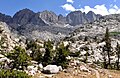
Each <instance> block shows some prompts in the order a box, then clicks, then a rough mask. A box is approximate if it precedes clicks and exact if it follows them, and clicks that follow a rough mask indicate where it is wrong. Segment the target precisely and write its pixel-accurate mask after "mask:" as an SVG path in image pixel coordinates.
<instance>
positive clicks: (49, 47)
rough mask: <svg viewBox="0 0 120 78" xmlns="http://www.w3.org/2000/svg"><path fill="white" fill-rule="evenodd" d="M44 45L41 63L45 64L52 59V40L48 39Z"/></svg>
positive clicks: (49, 62)
mask: <svg viewBox="0 0 120 78" xmlns="http://www.w3.org/2000/svg"><path fill="white" fill-rule="evenodd" d="M44 47H45V50H46V52H45V54H44V57H43V65H44V66H46V65H48V64H51V63H52V61H53V54H52V52H53V51H52V49H53V45H52V42H51V41H50V40H48V42H46V43H45V45H44Z"/></svg>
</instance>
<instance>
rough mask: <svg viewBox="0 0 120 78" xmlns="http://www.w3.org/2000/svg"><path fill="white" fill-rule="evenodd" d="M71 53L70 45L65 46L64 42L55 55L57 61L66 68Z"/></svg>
mask: <svg viewBox="0 0 120 78" xmlns="http://www.w3.org/2000/svg"><path fill="white" fill-rule="evenodd" d="M68 55H69V50H68V46H66V47H64V44H63V43H62V44H60V46H59V48H57V53H56V57H55V63H56V64H57V65H59V66H62V67H63V68H66V67H67V65H68V59H67V58H66V57H67V56H68Z"/></svg>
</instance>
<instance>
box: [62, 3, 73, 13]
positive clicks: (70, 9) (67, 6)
mask: <svg viewBox="0 0 120 78" xmlns="http://www.w3.org/2000/svg"><path fill="white" fill-rule="evenodd" d="M61 7H62V8H63V9H65V10H66V11H75V8H74V7H73V6H72V5H71V4H64V5H62V6H61Z"/></svg>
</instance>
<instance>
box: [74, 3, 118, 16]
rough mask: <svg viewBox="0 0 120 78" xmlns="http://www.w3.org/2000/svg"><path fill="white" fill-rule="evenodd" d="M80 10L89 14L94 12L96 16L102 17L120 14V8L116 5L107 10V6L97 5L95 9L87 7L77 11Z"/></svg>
mask: <svg viewBox="0 0 120 78" xmlns="http://www.w3.org/2000/svg"><path fill="white" fill-rule="evenodd" d="M76 10H80V11H82V12H85V13H88V12H89V11H93V12H94V13H96V14H101V15H109V14H118V13H120V8H118V6H116V5H114V6H113V5H111V7H110V8H106V6H105V4H103V5H96V6H95V7H94V8H91V7H89V6H85V7H84V8H80V9H76Z"/></svg>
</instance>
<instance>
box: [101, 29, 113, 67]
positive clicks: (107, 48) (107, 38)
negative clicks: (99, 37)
mask: <svg viewBox="0 0 120 78" xmlns="http://www.w3.org/2000/svg"><path fill="white" fill-rule="evenodd" d="M104 41H105V43H106V45H105V46H104V49H103V51H104V52H107V53H105V54H107V57H108V62H107V63H106V65H107V66H105V67H108V66H110V67H111V65H110V64H111V59H110V56H111V53H112V51H111V48H112V47H111V39H110V34H109V29H108V28H106V33H105V37H104Z"/></svg>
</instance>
